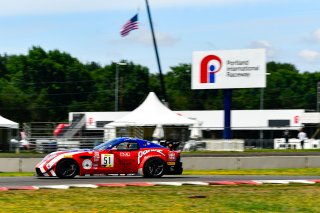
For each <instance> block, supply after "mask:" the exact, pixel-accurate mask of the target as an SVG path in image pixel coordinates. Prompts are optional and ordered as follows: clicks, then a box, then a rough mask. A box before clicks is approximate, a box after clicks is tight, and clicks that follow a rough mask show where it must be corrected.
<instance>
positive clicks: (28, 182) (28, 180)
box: [0, 175, 320, 186]
mask: <svg viewBox="0 0 320 213" xmlns="http://www.w3.org/2000/svg"><path fill="white" fill-rule="evenodd" d="M313 179H315V180H316V179H318V180H319V179H320V176H269V175H268V176H254V175H250V176H244V175H228V176H222V175H219V176H218V175H216V176H209V175H208V176H207V175H205V176H195V175H193V176H191V175H179V176H169V175H168V176H164V177H162V178H157V179H155V178H152V179H150V178H143V177H140V176H93V177H76V178H74V179H59V178H47V177H46V178H38V177H1V178H0V186H43V185H63V184H97V183H128V182H181V181H228V180H313Z"/></svg>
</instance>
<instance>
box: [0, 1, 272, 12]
mask: <svg viewBox="0 0 320 213" xmlns="http://www.w3.org/2000/svg"><path fill="white" fill-rule="evenodd" d="M261 2H274V0H260V1H259V2H258V3H261ZM248 3H257V1H256V0H174V1H172V0H154V1H149V4H150V7H152V8H166V7H194V6H196V7H206V6H224V5H239V4H248ZM0 5H1V7H0V16H10V15H34V14H54V13H70V12H92V11H110V10H128V9H136V8H137V7H138V6H140V7H141V8H143V9H144V8H145V1H144V0H136V1H130V0H118V1H108V0H90V1H85V0H10V1H8V0H0Z"/></svg>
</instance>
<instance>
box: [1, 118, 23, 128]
mask: <svg viewBox="0 0 320 213" xmlns="http://www.w3.org/2000/svg"><path fill="white" fill-rule="evenodd" d="M0 127H6V128H13V129H18V128H19V124H18V123H16V122H13V121H10V120H8V119H6V118H4V117H2V116H0Z"/></svg>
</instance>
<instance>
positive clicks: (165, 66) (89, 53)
mask: <svg viewBox="0 0 320 213" xmlns="http://www.w3.org/2000/svg"><path fill="white" fill-rule="evenodd" d="M149 6H150V9H151V16H152V19H153V24H154V29H155V33H156V40H157V44H158V50H159V56H160V62H161V67H162V72H164V73H166V72H168V71H170V67H173V66H178V65H179V64H182V63H188V64H191V63H192V52H193V51H209V50H232V49H251V48H265V49H266V50H267V61H275V62H280V63H291V64H293V65H295V66H296V68H297V69H298V70H299V71H300V72H305V71H308V72H316V71H320V1H316V0H173V1H172V0H149ZM136 13H139V29H138V30H134V31H131V32H130V34H129V35H128V36H126V37H121V35H120V29H121V28H122V26H123V25H124V24H125V23H126V22H127V21H128V20H129V19H130V18H132V17H133V16H134V15H135V14H136ZM32 46H40V47H42V48H43V49H44V50H46V51H50V50H55V49H58V50H60V51H62V52H66V53H69V54H70V55H72V56H73V57H76V58H78V59H79V60H80V61H81V62H83V63H90V62H92V61H93V62H97V63H99V64H101V65H102V66H104V65H108V64H110V63H112V62H118V61H120V60H127V61H132V62H133V63H134V64H140V65H142V66H145V67H148V68H149V70H150V72H152V73H156V72H158V66H157V61H156V56H155V51H154V47H153V43H152V37H151V31H150V26H149V20H148V14H147V10H146V4H145V0H117V1H112V2H111V1H107V0H90V1H84V0H10V1H7V0H0V54H8V55H12V54H27V53H28V50H29V49H30V48H32Z"/></svg>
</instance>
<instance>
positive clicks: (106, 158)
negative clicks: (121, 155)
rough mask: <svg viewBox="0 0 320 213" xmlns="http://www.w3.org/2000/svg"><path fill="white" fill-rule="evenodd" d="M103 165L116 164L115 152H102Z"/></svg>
mask: <svg viewBox="0 0 320 213" xmlns="http://www.w3.org/2000/svg"><path fill="white" fill-rule="evenodd" d="M101 166H103V167H113V166H114V155H113V154H102V155H101Z"/></svg>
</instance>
